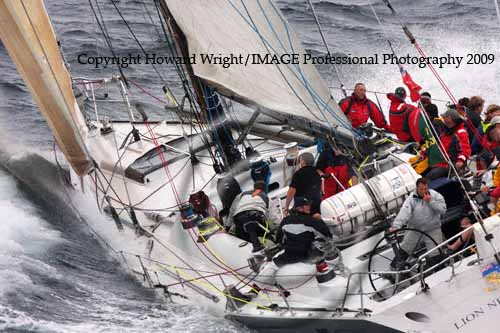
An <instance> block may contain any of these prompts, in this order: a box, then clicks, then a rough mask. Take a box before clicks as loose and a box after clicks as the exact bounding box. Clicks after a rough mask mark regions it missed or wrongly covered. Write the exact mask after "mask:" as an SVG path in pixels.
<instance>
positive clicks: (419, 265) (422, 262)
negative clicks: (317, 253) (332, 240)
mask: <svg viewBox="0 0 500 333" xmlns="http://www.w3.org/2000/svg"><path fill="white" fill-rule="evenodd" d="M472 228H474V226H470V227H468V228H466V229H464V230H463V231H461V232H460V233H458V234H456V235H455V236H453V237H451V238H449V239H447V240H445V241H443V242H442V243H440V244H438V245H437V246H435V247H434V248H432V249H430V250H428V251H427V252H425V253H423V254H422V255H420V256H419V257H418V258H417V260H416V263H415V264H414V265H413V266H412V267H410V268H408V269H405V270H401V271H373V272H351V273H350V274H349V276H348V279H347V286H346V292H345V294H344V298H343V300H342V306H341V307H340V314H343V312H344V306H345V303H346V301H347V297H348V296H357V295H359V296H360V304H361V308H360V314H364V313H365V309H364V301H363V297H364V296H372V295H374V294H376V293H380V292H383V291H385V290H389V289H391V288H395V287H398V286H400V285H402V284H404V283H406V282H409V281H411V280H416V279H419V280H420V281H421V283H422V286H424V284H425V274H427V273H428V272H430V271H432V270H433V269H434V268H436V267H438V266H441V265H443V264H445V263H447V262H450V261H452V260H453V259H454V258H456V257H458V256H461V255H462V254H463V253H465V252H467V251H468V250H470V249H472V248H473V247H474V246H475V244H472V245H469V246H467V247H465V248H463V249H462V250H460V251H458V252H456V253H454V254H452V255H450V256H448V257H446V258H445V259H443V260H441V261H440V262H439V263H436V264H434V265H433V266H431V267H428V268H426V269H425V270H424V266H425V263H426V262H427V260H426V257H427V256H428V255H429V254H430V253H432V252H434V251H436V250H439V249H440V248H441V247H443V246H445V245H446V244H447V243H449V242H450V241H452V240H454V239H458V238H459V237H460V236H461V235H463V234H465V233H466V232H467V231H469V230H471V229H472ZM476 255H477V260H478V261H480V260H481V258H480V256H479V253H478V252H476ZM462 259H463V258H461V259H460V260H462ZM454 262H455V261H454V260H453V262H452V265H451V266H452V272H451V274H452V276H451V278H453V277H454V276H455V267H454ZM417 268H418V271H419V273H417V274H416V275H413V276H411V277H409V278H406V279H404V280H401V281H398V282H397V283H395V284H391V285H390V286H387V287H384V288H382V289H380V290H376V291H372V292H363V283H362V277H363V276H364V275H371V274H375V275H386V276H387V275H396V274H404V273H411V272H415V270H416V269H417ZM355 275H358V276H359V286H360V291H359V292H356V293H351V292H349V287H350V284H351V280H352V279H353V277H354V276H355ZM451 278H450V280H451ZM450 280H448V281H450Z"/></svg>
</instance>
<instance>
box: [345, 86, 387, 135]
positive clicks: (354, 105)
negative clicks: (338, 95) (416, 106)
mask: <svg viewBox="0 0 500 333" xmlns="http://www.w3.org/2000/svg"><path fill="white" fill-rule="evenodd" d="M339 106H340V108H341V109H342V111H343V112H344V114H345V115H346V116H347V118H349V121H350V122H351V124H352V127H354V128H358V127H359V126H361V125H363V124H366V122H367V121H368V119H369V118H371V120H372V121H373V122H374V123H375V126H377V127H378V128H384V129H386V130H389V131H390V127H389V125H388V124H387V122H386V121H385V118H384V115H383V114H382V112H381V111H380V109H379V108H378V107H377V105H376V104H375V103H373V102H372V101H371V100H369V99H368V98H366V97H365V98H363V99H362V100H359V99H357V98H356V97H355V96H354V94H352V95H351V96H349V97H346V98H344V99H343V100H341V101H340V103H339Z"/></svg>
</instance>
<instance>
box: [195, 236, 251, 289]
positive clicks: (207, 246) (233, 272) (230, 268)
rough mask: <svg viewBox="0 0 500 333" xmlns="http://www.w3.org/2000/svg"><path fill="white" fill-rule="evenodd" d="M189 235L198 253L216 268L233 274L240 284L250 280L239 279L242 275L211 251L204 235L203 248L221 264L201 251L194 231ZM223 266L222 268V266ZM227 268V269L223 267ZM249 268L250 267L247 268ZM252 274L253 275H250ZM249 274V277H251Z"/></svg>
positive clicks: (244, 277)
mask: <svg viewBox="0 0 500 333" xmlns="http://www.w3.org/2000/svg"><path fill="white" fill-rule="evenodd" d="M188 233H189V236H190V238H191V240H192V241H193V243H194V245H195V246H196V248H197V249H198V251H199V252H200V253H201V254H202V255H203V256H204V257H205V258H207V259H208V260H209V261H210V262H211V263H212V264H214V265H215V266H217V267H219V268H220V269H222V270H223V271H224V272H225V273H226V274H231V275H232V276H233V277H234V278H235V279H236V280H238V281H239V282H240V283H245V282H244V280H245V279H246V278H248V276H244V275H241V276H242V277H243V280H242V279H241V278H240V277H239V276H240V274H238V273H237V272H236V271H235V270H234V269H233V268H232V267H231V266H229V265H228V264H226V263H225V262H224V260H223V259H221V258H220V257H219V256H218V255H217V253H216V252H215V251H213V250H212V249H211V247H210V246H209V245H208V242H207V241H206V239H205V237H204V236H203V235H200V236H201V238H202V240H203V241H204V242H202V244H203V246H204V247H205V249H206V250H207V251H208V252H209V253H210V254H211V255H212V256H213V257H214V258H215V260H217V261H218V262H219V263H220V264H219V263H217V262H216V261H215V260H214V259H212V258H210V257H209V256H208V254H207V253H205V252H204V251H203V250H202V249H200V246H199V245H198V242H197V241H196V240H195V239H194V237H193V235H192V233H194V230H192V229H190V230H189V231H188ZM221 265H222V266H221ZM223 266H225V267H226V268H225V267H223ZM247 267H248V266H247ZM250 274H251V273H250ZM250 274H249V275H250ZM250 288H251V289H252V290H255V288H253V287H250ZM255 291H256V290H255Z"/></svg>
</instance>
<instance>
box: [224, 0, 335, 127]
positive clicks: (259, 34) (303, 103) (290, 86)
mask: <svg viewBox="0 0 500 333" xmlns="http://www.w3.org/2000/svg"><path fill="white" fill-rule="evenodd" d="M228 1H229V0H228ZM229 3H230V4H231V6H232V7H233V8H234V10H235V11H236V12H237V13H238V14H239V15H240V16H241V17H242V18H243V20H244V21H245V22H246V23H247V24H248V25H249V26H250V28H251V29H252V30H254V32H255V33H257V35H258V36H259V38H260V40H261V42H262V44H263V45H264V47H265V48H266V50H267V51H268V53H271V52H270V49H269V45H270V43H269V42H268V41H267V40H266V39H265V38H264V36H262V34H261V33H260V32H259V30H258V29H257V27H256V25H255V22H254V21H253V19H252V17H251V15H250V13H249V11H248V8H247V7H246V5H245V4H244V3H243V1H241V4H242V5H243V7H244V9H245V11H246V12H247V15H248V18H249V20H250V22H251V23H250V22H249V21H248V20H247V19H246V18H245V17H244V16H243V14H241V12H240V11H239V10H238V9H237V8H236V7H235V5H234V4H233V3H231V1H229ZM278 41H279V42H280V44H281V41H280V40H278ZM271 49H272V50H273V51H276V50H274V48H273V47H272V46H271ZM285 51H286V49H285ZM275 54H276V52H275ZM275 67H276V68H277V69H278V71H279V72H280V75H281V76H282V78H283V79H284V81H285V83H286V84H287V85H288V87H289V88H290V90H292V92H293V94H294V95H295V97H297V99H298V100H299V101H300V102H301V103H302V105H304V107H305V108H306V110H308V112H309V113H310V114H311V115H313V117H314V118H316V119H317V120H318V121H320V119H318V117H317V116H316V115H315V114H314V113H313V112H312V111H311V109H310V108H309V106H308V105H307V104H306V103H305V101H304V100H303V99H302V98H301V97H300V96H299V95H298V93H297V91H296V90H295V88H294V87H293V86H292V84H291V83H290V81H289V80H288V79H286V76H285V74H284V73H283V71H282V70H281V68H280V67H279V66H278V65H277V64H276V65H275ZM287 68H288V69H289V71H290V72H291V73H292V74H293V75H294V76H295V77H296V78H297V79H298V80H299V82H300V79H299V78H298V77H297V75H296V73H295V72H294V71H293V70H291V69H290V67H289V66H287ZM306 89H307V88H306ZM313 102H314V103H315V104H316V106H317V107H318V105H317V103H316V101H315V100H314V99H313ZM320 112H321V110H320ZM323 117H324V118H325V119H326V117H325V116H324V115H323ZM327 122H328V121H327ZM330 125H331V124H330ZM332 128H333V127H332Z"/></svg>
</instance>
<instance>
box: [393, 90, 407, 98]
mask: <svg viewBox="0 0 500 333" xmlns="http://www.w3.org/2000/svg"><path fill="white" fill-rule="evenodd" d="M394 95H396V96H398V97H399V98H401V99H402V100H404V99H405V98H406V90H405V88H403V87H398V88H396V90H395V91H394Z"/></svg>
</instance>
